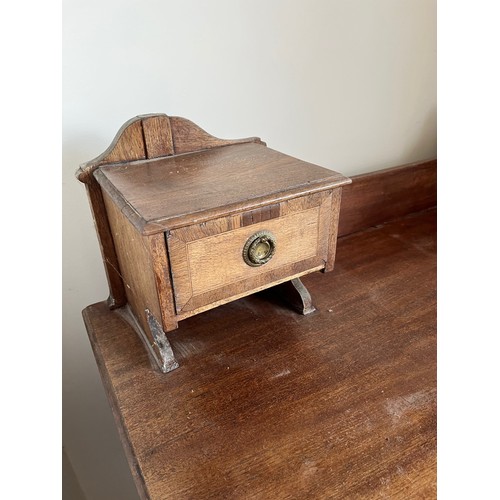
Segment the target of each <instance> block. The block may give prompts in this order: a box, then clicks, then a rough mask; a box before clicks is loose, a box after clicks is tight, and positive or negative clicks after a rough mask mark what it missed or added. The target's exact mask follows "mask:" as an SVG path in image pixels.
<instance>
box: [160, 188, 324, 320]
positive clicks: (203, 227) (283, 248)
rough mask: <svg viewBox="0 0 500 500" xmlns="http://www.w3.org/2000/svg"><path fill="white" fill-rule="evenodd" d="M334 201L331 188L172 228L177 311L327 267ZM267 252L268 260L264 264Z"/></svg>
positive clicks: (192, 310) (205, 306) (183, 313)
mask: <svg viewBox="0 0 500 500" xmlns="http://www.w3.org/2000/svg"><path fill="white" fill-rule="evenodd" d="M332 200H333V198H332V192H331V191H326V192H321V193H315V194H313V195H309V196H304V197H300V198H295V199H292V200H288V201H285V202H281V203H279V204H275V205H268V206H265V207H262V208H259V209H256V210H252V211H249V212H245V213H241V214H236V215H232V216H228V217H224V218H221V219H216V220H212V221H208V222H206V223H202V224H195V225H192V226H187V227H183V228H179V229H175V230H172V231H171V232H170V233H168V234H167V244H168V250H169V258H170V264H171V272H172V281H173V287H174V294H175V304H176V311H177V314H178V315H179V316H183V317H187V316H191V315H192V314H196V313H197V312H201V311H202V310H205V309H209V308H210V307H215V306H217V305H219V304H222V303H225V302H228V301H229V300H232V299H235V298H238V297H242V296H244V295H248V294H250V293H253V292H255V291H257V290H262V289H264V288H267V287H269V286H272V285H273V284H277V283H279V282H282V281H286V280H287V279H291V278H293V277H296V276H298V275H301V274H305V273H307V272H311V271H313V270H318V269H322V268H324V267H325V262H326V260H327V253H328V240H329V236H330V232H331V218H332V213H334V211H333V210H332V208H333V207H332ZM262 235H264V236H263V239H261V240H259V239H258V238H259V236H262ZM255 238H257V240H256V241H255V242H254V243H253V245H252V242H253V241H254V239H255ZM259 242H261V245H260V246H259ZM270 247H272V249H273V251H274V253H273V252H269V248H270ZM263 249H264V250H263ZM266 250H267V258H268V259H269V260H268V261H267V262H265V263H263V264H261V262H262V260H259V257H264V259H263V260H264V261H265V260H266V258H265V257H266V255H265V254H266ZM262 252H263V253H262ZM250 254H251V255H250ZM271 254H272V256H271ZM249 255H250V256H249ZM245 256H246V258H245ZM252 259H254V260H255V262H253V261H252Z"/></svg>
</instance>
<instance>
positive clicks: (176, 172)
mask: <svg viewBox="0 0 500 500" xmlns="http://www.w3.org/2000/svg"><path fill="white" fill-rule="evenodd" d="M94 176H95V177H96V179H97V180H98V182H99V184H100V185H101V187H102V189H103V190H105V191H106V192H107V194H108V195H109V196H110V197H111V198H112V199H113V200H115V202H116V203H117V205H118V206H127V207H128V211H127V212H124V213H126V214H128V215H129V218H130V219H131V221H132V223H133V224H134V225H135V226H136V227H137V229H138V230H139V231H141V232H142V233H143V234H152V233H154V232H161V231H164V230H167V229H173V228H175V227H182V226H184V225H188V224H192V223H193V222H202V221H205V220H209V219H213V218H219V217H223V216H227V215H232V214H233V213H235V212H242V211H246V210H249V209H256V208H259V207H260V206H262V205H270V204H271V205H272V204H274V203H278V202H280V201H283V200H286V199H289V198H293V197H296V196H298V195H304V194H310V193H314V192H318V191H321V190H325V189H331V188H336V187H340V186H343V185H346V184H349V183H350V182H351V181H350V179H348V178H346V177H344V176H343V175H341V174H339V173H338V172H334V171H332V170H328V169H326V168H323V167H319V166H317V165H313V164H311V163H307V162H304V161H301V160H298V159H296V158H293V157H291V156H288V155H285V154H283V153H280V152H278V151H274V150H272V149H269V148H267V147H266V146H264V145H262V144H257V143H248V144H238V145H230V146H224V147H220V148H214V149H210V150H206V151H201V152H197V153H192V154H186V155H179V156H173V157H168V158H160V159H156V160H148V161H145V162H136V163H130V164H121V165H104V166H101V167H100V168H99V169H97V170H96V171H95V173H94Z"/></svg>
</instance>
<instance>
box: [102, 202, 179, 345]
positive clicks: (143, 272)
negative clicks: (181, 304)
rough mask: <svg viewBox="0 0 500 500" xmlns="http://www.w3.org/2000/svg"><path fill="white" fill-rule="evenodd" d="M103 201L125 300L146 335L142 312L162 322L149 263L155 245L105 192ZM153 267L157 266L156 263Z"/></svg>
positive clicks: (151, 260) (154, 277) (147, 330)
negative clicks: (133, 224) (147, 312)
mask: <svg viewBox="0 0 500 500" xmlns="http://www.w3.org/2000/svg"><path fill="white" fill-rule="evenodd" d="M104 201H105V205H106V210H107V212H108V216H109V223H110V227H111V232H112V235H113V240H114V242H115V247H116V252H117V256H118V262H119V264H120V272H121V275H122V278H123V281H124V284H125V292H126V294H127V299H128V302H129V304H130V307H131V309H132V311H133V313H134V315H135V316H136V319H137V320H138V321H139V323H140V325H141V327H142V328H143V330H144V331H145V332H147V333H148V332H149V325H148V318H147V314H146V310H149V311H150V312H151V314H152V315H154V316H155V318H157V320H158V321H162V318H163V315H162V309H161V307H160V300H159V296H158V291H157V277H156V274H155V262H154V260H153V255H154V251H153V250H154V249H155V248H156V253H158V248H157V247H158V242H157V241H152V240H151V238H150V237H144V236H142V235H141V234H140V233H139V232H138V231H137V230H136V229H135V228H134V227H133V226H132V224H131V223H130V222H129V221H128V219H127V218H126V217H125V216H124V215H123V214H122V213H121V212H120V210H119V209H118V207H117V206H116V205H115V203H114V202H113V201H112V200H111V199H110V198H109V197H108V196H107V194H105V193H104ZM160 236H161V235H160ZM152 245H153V249H152ZM156 265H157V266H158V264H157V263H156ZM160 269H161V266H160ZM159 272H160V271H159ZM173 324H174V323H172V325H173ZM173 328H175V326H173ZM171 329H172V328H171ZM152 340H153V341H154V339H152Z"/></svg>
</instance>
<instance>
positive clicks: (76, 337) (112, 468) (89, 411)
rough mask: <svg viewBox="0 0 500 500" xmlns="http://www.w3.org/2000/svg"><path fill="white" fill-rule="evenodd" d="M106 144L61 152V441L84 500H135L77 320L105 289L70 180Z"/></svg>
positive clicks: (90, 142) (86, 217) (72, 145)
mask: <svg viewBox="0 0 500 500" xmlns="http://www.w3.org/2000/svg"><path fill="white" fill-rule="evenodd" d="M112 139H113V138H112V137H111V138H108V137H106V138H104V140H103V138H102V137H101V138H99V137H96V136H95V135H82V136H78V138H74V139H72V140H68V141H65V143H64V147H63V172H62V181H63V190H62V202H63V214H62V215H63V217H62V219H63V220H62V222H63V263H62V265H63V283H62V284H63V290H62V300H63V304H62V311H63V317H62V335H63V338H62V356H63V358H62V377H63V383H62V406H63V432H62V438H63V445H64V447H65V452H66V454H67V456H68V459H69V461H70V463H71V466H72V469H73V470H74V475H75V476H76V478H77V482H78V483H79V484H80V486H81V489H82V490H83V492H84V494H85V496H86V497H87V498H89V499H92V500H118V499H119V500H137V498H138V496H137V492H136V489H135V485H134V482H133V479H132V476H131V473H130V470H129V468H128V464H127V461H126V458H125V454H124V452H123V449H122V446H121V442H120V440H119V437H118V431H117V429H116V426H115V423H114V419H113V416H112V413H111V409H110V407H109V405H108V402H107V399H106V395H105V393H104V389H103V386H102V382H101V379H100V376H99V372H98V370H97V366H96V362H95V359H94V356H93V353H92V349H91V346H90V342H89V340H88V337H87V331H86V329H85V326H84V323H83V319H82V314H81V312H82V310H83V309H84V308H85V307H87V306H88V305H90V304H93V303H95V302H100V301H102V300H105V299H106V298H107V296H108V286H107V281H106V276H105V272H104V267H103V263H102V259H101V254H100V250H99V244H98V241H97V236H96V232H95V229H94V224H93V220H92V215H91V211H90V207H89V203H88V200H87V194H86V190H85V186H84V185H83V184H82V183H81V182H79V181H78V180H77V179H76V177H75V172H76V170H77V168H78V167H79V165H80V164H81V163H84V162H85V161H88V160H90V159H92V158H94V157H96V156H97V155H99V154H100V153H101V152H102V151H104V149H106V148H107V147H108V145H109V143H110V142H111V140H112ZM66 470H67V468H66ZM63 474H64V471H63ZM110 478H113V479H111V480H110ZM63 479H65V480H67V478H63Z"/></svg>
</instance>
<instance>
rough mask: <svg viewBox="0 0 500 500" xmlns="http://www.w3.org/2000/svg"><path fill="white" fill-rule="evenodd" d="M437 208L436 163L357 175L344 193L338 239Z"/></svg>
mask: <svg viewBox="0 0 500 500" xmlns="http://www.w3.org/2000/svg"><path fill="white" fill-rule="evenodd" d="M436 205H437V160H435V159H434V160H428V161H421V162H416V163H409V164H407V165H401V166H399V167H393V168H387V169H384V170H377V171H375V172H370V173H368V174H362V175H355V176H353V177H352V184H350V185H349V186H345V187H344V188H343V189H342V207H341V212H340V223H339V236H345V235H347V234H351V233H355V232H356V231H363V230H364V229H366V228H367V227H370V226H376V225H377V224H382V223H384V222H387V221H389V220H392V219H396V218H398V217H404V216H405V215H408V214H411V213H414V212H418V211H420V210H426V209H428V208H430V207H435V206H436Z"/></svg>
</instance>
